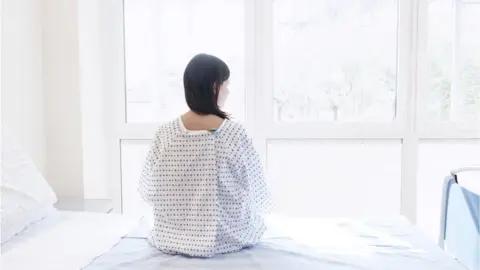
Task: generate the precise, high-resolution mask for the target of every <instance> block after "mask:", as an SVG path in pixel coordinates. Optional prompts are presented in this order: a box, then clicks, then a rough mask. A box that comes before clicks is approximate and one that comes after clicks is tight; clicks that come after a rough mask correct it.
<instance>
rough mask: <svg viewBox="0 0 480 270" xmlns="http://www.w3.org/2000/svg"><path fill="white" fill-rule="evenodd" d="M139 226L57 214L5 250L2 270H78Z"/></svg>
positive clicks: (119, 220)
mask: <svg viewBox="0 0 480 270" xmlns="http://www.w3.org/2000/svg"><path fill="white" fill-rule="evenodd" d="M135 226H138V220H136V219H133V218H128V217H125V216H121V215H105V214H95V213H81V212H62V211H56V212H55V213H54V214H52V215H49V216H48V217H46V218H45V219H43V220H41V221H39V222H37V223H35V224H33V225H32V226H30V227H29V228H27V229H26V230H24V231H23V232H21V233H20V234H18V235H17V236H15V237H13V238H12V239H11V240H10V241H8V242H6V243H4V244H3V245H2V246H1V248H2V255H1V269H6V270H10V269H12V270H27V269H28V270H32V269H49V270H55V269H59V270H60V269H61V270H69V269H72V270H78V269H81V268H83V267H85V266H86V265H87V264H89V263H90V262H91V261H92V260H93V259H95V258H96V257H98V256H99V255H101V254H104V253H106V252H107V251H108V250H110V249H111V248H112V247H113V246H114V245H115V244H117V243H118V242H119V241H120V239H121V238H122V237H123V236H125V235H126V234H128V233H129V232H130V231H131V230H132V229H133V228H135Z"/></svg>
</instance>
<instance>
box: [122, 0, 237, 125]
mask: <svg viewBox="0 0 480 270" xmlns="http://www.w3.org/2000/svg"><path fill="white" fill-rule="evenodd" d="M244 31H245V30H244V6H243V1H241V0H125V58H126V59H125V61H126V88H127V103H126V104H127V105H126V106H127V121H128V122H165V121H169V120H171V119H172V118H174V117H176V116H178V115H179V114H181V113H183V112H185V111H186V110H187V106H186V104H185V101H184V93H183V71H184V69H185V67H186V65H187V63H188V61H189V60H190V59H191V57H193V56H194V55H196V54H198V53H208V54H213V55H215V56H218V57H220V58H221V59H222V60H224V61H225V62H226V63H227V64H228V65H229V67H230V69H231V78H230V81H231V83H230V87H229V88H230V92H231V95H230V98H229V99H228V101H227V105H226V110H227V111H228V112H231V113H232V114H233V115H234V117H236V118H238V119H243V118H244V105H245V102H244V100H245V98H244V93H245V91H244V58H245V57H244V47H245V46H244V43H245V39H244Z"/></svg>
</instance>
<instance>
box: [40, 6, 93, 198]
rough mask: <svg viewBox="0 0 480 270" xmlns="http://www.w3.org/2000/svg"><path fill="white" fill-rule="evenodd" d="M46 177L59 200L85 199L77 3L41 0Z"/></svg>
mask: <svg viewBox="0 0 480 270" xmlns="http://www.w3.org/2000/svg"><path fill="white" fill-rule="evenodd" d="M42 15H43V16H42V26H43V59H44V61H43V79H44V80H43V88H44V100H45V120H46V121H45V124H46V125H45V127H46V135H47V140H46V142H47V143H46V145H47V150H48V151H47V155H46V156H47V160H48V165H47V175H46V176H47V179H48V181H49V183H50V184H51V185H52V187H53V188H54V190H55V192H56V193H57V195H58V197H60V198H61V197H79V198H83V196H84V192H83V154H82V117H81V103H80V100H81V94H80V67H79V64H80V62H79V58H78V50H79V48H78V47H79V44H78V20H77V18H78V16H77V1H71V0H68V1H65V0H43V1H42Z"/></svg>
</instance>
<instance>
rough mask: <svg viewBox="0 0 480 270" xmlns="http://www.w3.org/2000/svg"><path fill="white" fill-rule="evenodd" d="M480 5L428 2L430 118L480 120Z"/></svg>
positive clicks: (448, 0)
mask: <svg viewBox="0 0 480 270" xmlns="http://www.w3.org/2000/svg"><path fill="white" fill-rule="evenodd" d="M478 25H480V5H479V3H474V2H471V1H454V0H431V1H429V4H428V40H427V43H428V45H427V46H428V49H427V50H428V79H427V80H428V83H427V84H428V104H427V107H426V113H427V119H429V120H430V121H437V122H438V121H455V122H464V121H478V120H480V51H479V50H478V48H479V47H480V35H478V34H474V33H477V32H478Z"/></svg>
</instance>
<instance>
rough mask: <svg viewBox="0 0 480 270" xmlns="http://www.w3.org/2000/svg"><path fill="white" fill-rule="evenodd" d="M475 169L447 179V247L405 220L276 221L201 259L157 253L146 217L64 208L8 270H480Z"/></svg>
mask: <svg viewBox="0 0 480 270" xmlns="http://www.w3.org/2000/svg"><path fill="white" fill-rule="evenodd" d="M475 170H480V168H478V167H476V168H468V169H462V170H456V171H454V172H453V173H452V175H450V176H449V177H447V179H446V181H445V185H444V187H445V188H444V196H443V200H442V206H443V209H444V211H443V213H444V214H443V215H442V219H441V222H440V224H441V225H440V226H441V227H442V233H441V236H440V241H439V243H440V246H438V245H435V244H434V243H433V242H432V241H430V240H429V239H427V238H426V237H425V236H424V235H422V233H420V232H419V231H418V230H417V229H416V228H415V227H414V226H412V225H411V224H410V223H409V222H408V221H407V220H406V219H405V218H402V217H384V218H372V219H363V220H362V219H322V218H291V217H284V216H269V217H268V218H267V222H268V224H269V228H270V229H269V231H268V232H267V234H266V235H265V239H264V241H263V242H262V243H261V244H259V245H258V246H256V247H253V248H250V249H246V250H244V251H242V252H238V253H233V254H228V255H220V256H216V257H214V258H212V259H195V258H187V257H183V256H170V255H165V254H163V253H161V252H159V251H157V250H155V249H154V248H152V247H151V246H150V245H149V244H148V243H147V241H146V235H147V232H148V228H149V224H150V222H149V220H148V219H146V218H142V219H136V218H129V217H126V216H120V215H112V214H110V215H105V214H92V213H73V212H60V211H57V212H55V213H54V214H52V215H49V216H48V217H47V218H45V219H43V220H41V221H40V222H37V223H35V224H33V225H32V226H30V227H29V228H28V229H27V230H25V231H23V232H22V233H20V234H18V235H17V236H15V237H14V238H13V239H11V240H10V241H9V242H7V243H6V244H4V245H2V269H18V270H23V269H85V270H100V269H102V270H103V269H119V270H122V269H125V270H126V269H131V270H134V269H135V270H137V269H161V270H164V269H232V270H233V269H249V270H257V269H258V270H260V269H277V270H283V269H302V270H310V269H312V270H313V269H334V270H337V269H338V270H340V269H382V270H384V269H422V270H429V269H432V270H433V269H435V270H441V269H453V270H456V269H458V270H460V269H463V270H464V269H473V270H477V269H479V268H478V257H479V252H480V249H479V243H480V242H479V234H478V225H479V224H480V223H479V222H478V220H479V212H478V211H479V206H480V204H479V196H478V195H477V194H475V193H472V192H470V191H468V190H467V189H465V188H463V187H462V186H461V185H460V183H461V181H459V177H458V174H459V173H463V172H466V171H475ZM47 242H48V243H49V244H48V245H47V244H45V243H47ZM441 247H443V248H445V250H442V248H441ZM25 258H28V260H25ZM39 266H42V267H39ZM35 267H36V268H35Z"/></svg>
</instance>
